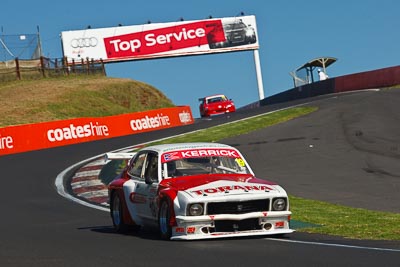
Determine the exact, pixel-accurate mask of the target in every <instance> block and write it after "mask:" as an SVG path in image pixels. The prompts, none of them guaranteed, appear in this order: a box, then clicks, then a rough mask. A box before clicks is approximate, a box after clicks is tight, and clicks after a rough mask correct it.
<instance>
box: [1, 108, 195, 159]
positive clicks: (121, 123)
mask: <svg viewBox="0 0 400 267" xmlns="http://www.w3.org/2000/svg"><path fill="white" fill-rule="evenodd" d="M193 122H194V119H193V115H192V111H191V109H190V107H189V106H179V107H173V108H163V109H157V110H150V111H145V112H136V113H129V114H123V115H116V116H108V117H99V118H79V119H70V120H61V121H52V122H43V123H35V124H24V125H16V126H9V127H4V128H0V156H1V155H6V154H13V153H20V152H26V151H31V150H39V149H44V148H51V147H57V146H64V145H71V144H76V143H82V142H89V141H95V140H100V139H106V138H113V137H118V136H124V135H130V134H137V133H142V132H148V131H156V130H161V129H166V128H171V127H177V126H183V125H187V124H192V123H193Z"/></svg>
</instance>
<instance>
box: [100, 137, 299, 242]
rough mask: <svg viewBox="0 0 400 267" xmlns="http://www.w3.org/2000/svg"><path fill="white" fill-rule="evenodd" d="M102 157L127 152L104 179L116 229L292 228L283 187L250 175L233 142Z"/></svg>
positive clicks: (231, 233) (166, 232) (220, 231)
mask: <svg viewBox="0 0 400 267" xmlns="http://www.w3.org/2000/svg"><path fill="white" fill-rule="evenodd" d="M106 156H107V157H108V159H110V160H112V159H129V161H128V164H127V166H126V167H125V168H124V170H123V171H122V172H121V173H120V175H119V176H118V177H116V178H115V179H114V180H113V181H112V182H111V183H110V184H109V185H108V188H109V201H110V214H111V218H112V222H113V225H114V227H115V229H116V231H117V232H126V231H128V230H129V228H140V227H157V228H158V230H159V232H160V235H161V238H162V239H168V240H169V239H172V240H182V239H184V240H192V239H206V238H225V237H239V236H255V235H282V234H288V233H292V232H293V230H292V229H290V227H289V221H290V216H291V212H290V211H289V200H288V196H287V194H286V192H285V190H284V189H283V188H282V187H280V186H279V185H277V184H275V183H273V182H269V181H266V180H262V179H258V178H256V177H255V176H254V173H253V171H252V170H251V168H250V166H249V165H248V164H247V162H246V160H245V159H244V157H243V156H242V154H241V153H240V152H239V151H238V150H237V149H235V148H233V147H231V146H228V145H224V144H217V143H180V144H168V145H155V146H151V147H145V148H142V149H141V150H139V151H138V152H136V153H108V154H107V155H106Z"/></svg>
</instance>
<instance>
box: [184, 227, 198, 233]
mask: <svg viewBox="0 0 400 267" xmlns="http://www.w3.org/2000/svg"><path fill="white" fill-rule="evenodd" d="M195 232H196V227H188V228H186V233H187V234H194V233H195Z"/></svg>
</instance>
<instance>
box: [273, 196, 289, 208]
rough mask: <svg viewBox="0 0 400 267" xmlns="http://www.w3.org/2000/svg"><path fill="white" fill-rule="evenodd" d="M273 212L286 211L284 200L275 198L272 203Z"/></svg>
mask: <svg viewBox="0 0 400 267" xmlns="http://www.w3.org/2000/svg"><path fill="white" fill-rule="evenodd" d="M272 210H273V211H283V210H286V198H275V199H274V200H273V201H272Z"/></svg>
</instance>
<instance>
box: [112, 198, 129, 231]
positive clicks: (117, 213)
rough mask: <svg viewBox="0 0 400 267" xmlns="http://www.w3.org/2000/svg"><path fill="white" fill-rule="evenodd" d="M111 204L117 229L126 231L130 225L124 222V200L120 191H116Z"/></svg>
mask: <svg viewBox="0 0 400 267" xmlns="http://www.w3.org/2000/svg"><path fill="white" fill-rule="evenodd" d="M110 204H111V205H110V213H111V218H112V222H113V225H114V228H115V230H116V231H117V232H118V233H125V232H126V231H127V230H128V226H127V225H126V224H125V223H124V219H123V209H122V202H121V199H120V197H119V196H118V193H116V192H115V193H114V194H113V197H112V202H111V203H110Z"/></svg>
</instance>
